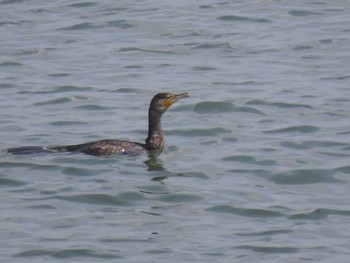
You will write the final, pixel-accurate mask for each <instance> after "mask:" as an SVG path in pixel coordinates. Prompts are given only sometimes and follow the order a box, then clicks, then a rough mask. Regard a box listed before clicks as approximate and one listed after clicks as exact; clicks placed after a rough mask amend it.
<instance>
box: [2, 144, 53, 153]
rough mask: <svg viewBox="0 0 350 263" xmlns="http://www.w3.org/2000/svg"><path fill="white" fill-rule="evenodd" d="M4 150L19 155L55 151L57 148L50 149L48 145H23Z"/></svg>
mask: <svg viewBox="0 0 350 263" xmlns="http://www.w3.org/2000/svg"><path fill="white" fill-rule="evenodd" d="M5 151H6V152H8V153H11V154H14V155H21V154H38V153H56V152H58V151H59V150H57V149H51V148H49V147H40V146H24V147H16V148H7V149H6V150H5Z"/></svg>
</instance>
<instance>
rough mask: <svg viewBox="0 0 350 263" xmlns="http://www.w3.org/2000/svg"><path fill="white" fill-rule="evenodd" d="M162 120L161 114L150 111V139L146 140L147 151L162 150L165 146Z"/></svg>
mask: <svg viewBox="0 0 350 263" xmlns="http://www.w3.org/2000/svg"><path fill="white" fill-rule="evenodd" d="M161 118H162V114H161V113H159V112H157V111H154V110H151V109H150V110H149V112H148V137H147V139H146V148H147V150H155V149H162V148H163V146H164V139H163V131H162V126H161Z"/></svg>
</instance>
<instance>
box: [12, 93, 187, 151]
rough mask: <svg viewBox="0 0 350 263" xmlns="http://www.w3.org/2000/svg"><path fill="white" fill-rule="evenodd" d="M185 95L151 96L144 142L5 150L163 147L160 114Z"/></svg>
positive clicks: (142, 149) (95, 149)
mask: <svg viewBox="0 0 350 263" xmlns="http://www.w3.org/2000/svg"><path fill="white" fill-rule="evenodd" d="M186 97H189V95H188V93H182V94H172V93H158V94H157V95H155V96H154V97H153V99H152V101H151V104H150V106H149V111H148V137H147V139H146V143H138V142H130V141H124V140H111V139H109V140H101V141H95V142H88V143H83V144H76V145H66V146H52V147H51V146H49V147H39V146H29V147H17V148H8V149H6V151H7V152H9V153H12V154H31V153H42V152H51V153H56V152H82V153H85V154H90V155H96V156H102V155H111V154H140V153H142V152H143V151H145V150H156V149H162V148H163V147H164V137H163V131H162V127H161V118H162V115H163V113H164V112H165V111H166V110H167V109H168V108H169V107H170V106H171V105H172V104H173V103H175V102H176V101H178V100H179V99H182V98H186Z"/></svg>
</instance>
